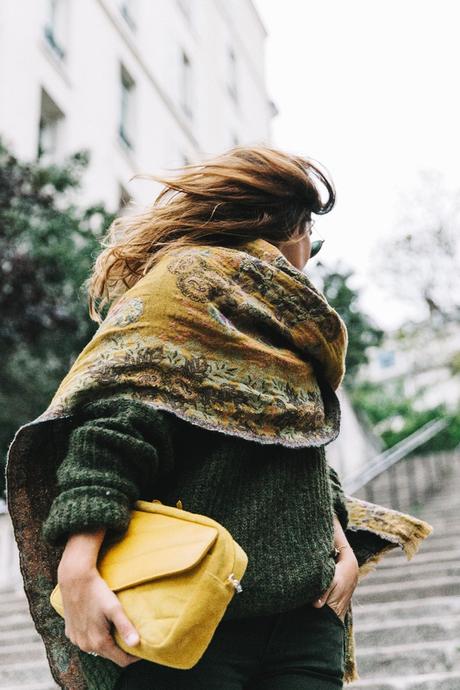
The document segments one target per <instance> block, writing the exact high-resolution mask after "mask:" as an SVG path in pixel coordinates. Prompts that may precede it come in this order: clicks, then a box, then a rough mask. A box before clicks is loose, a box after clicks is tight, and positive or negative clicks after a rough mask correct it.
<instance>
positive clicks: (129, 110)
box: [119, 65, 135, 149]
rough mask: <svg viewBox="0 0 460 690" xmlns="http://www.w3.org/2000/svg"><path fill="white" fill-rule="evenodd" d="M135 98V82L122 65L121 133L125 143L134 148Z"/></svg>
mask: <svg viewBox="0 0 460 690" xmlns="http://www.w3.org/2000/svg"><path fill="white" fill-rule="evenodd" d="M134 99H135V82H134V79H133V78H132V77H131V76H130V74H129V72H128V71H127V70H126V68H125V67H124V66H123V65H122V66H121V72H120V127H119V135H120V139H121V140H122V141H123V143H124V144H125V145H126V146H127V147H128V148H130V149H133V148H134V106H135V103H134Z"/></svg>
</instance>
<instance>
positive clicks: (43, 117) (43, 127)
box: [37, 89, 64, 163]
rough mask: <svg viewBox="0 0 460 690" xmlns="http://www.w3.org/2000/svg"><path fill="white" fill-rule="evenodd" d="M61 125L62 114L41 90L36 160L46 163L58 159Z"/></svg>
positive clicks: (43, 90)
mask: <svg viewBox="0 0 460 690" xmlns="http://www.w3.org/2000/svg"><path fill="white" fill-rule="evenodd" d="M63 124H64V113H63V112H62V110H61V109H60V108H59V107H58V106H57V105H56V103H55V102H54V101H53V99H52V98H51V97H50V96H49V94H48V93H47V92H46V91H45V89H42V91H41V104H40V121H39V126H38V148H37V158H38V159H40V160H42V161H43V162H45V163H46V162H50V161H52V160H56V159H57V158H58V157H59V154H60V149H61V144H62V128H63Z"/></svg>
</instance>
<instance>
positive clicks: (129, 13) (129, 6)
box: [120, 0, 137, 31]
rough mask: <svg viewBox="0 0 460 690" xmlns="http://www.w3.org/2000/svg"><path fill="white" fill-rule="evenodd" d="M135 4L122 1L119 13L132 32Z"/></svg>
mask: <svg viewBox="0 0 460 690" xmlns="http://www.w3.org/2000/svg"><path fill="white" fill-rule="evenodd" d="M136 4H137V3H136V0H123V1H122V2H121V3H120V12H121V14H122V16H123V19H124V20H125V22H126V23H127V24H128V26H129V28H130V29H131V30H132V31H135V30H136V21H135V16H136Z"/></svg>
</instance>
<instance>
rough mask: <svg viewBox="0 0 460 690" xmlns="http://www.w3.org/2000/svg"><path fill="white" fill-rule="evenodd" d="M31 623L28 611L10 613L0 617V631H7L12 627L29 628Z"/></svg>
mask: <svg viewBox="0 0 460 690" xmlns="http://www.w3.org/2000/svg"><path fill="white" fill-rule="evenodd" d="M33 625H34V623H33V620H32V618H31V615H30V613H29V612H27V613H10V614H8V615H5V616H2V617H1V618H0V632H1V631H5V630H6V631H8V630H11V629H12V628H16V629H19V628H30V626H33Z"/></svg>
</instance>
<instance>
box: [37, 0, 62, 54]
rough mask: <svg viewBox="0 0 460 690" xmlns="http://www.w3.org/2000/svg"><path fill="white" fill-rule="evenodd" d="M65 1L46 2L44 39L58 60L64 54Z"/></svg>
mask: <svg viewBox="0 0 460 690" xmlns="http://www.w3.org/2000/svg"><path fill="white" fill-rule="evenodd" d="M67 9H68V7H67V0H47V18H46V22H45V26H44V29H43V31H44V34H45V39H46V41H47V43H48V45H49V46H50V48H51V49H52V50H53V52H54V53H55V55H57V57H58V58H59V59H60V60H64V58H65V56H66V53H65V50H64V45H65V43H66V40H65V38H66V33H67Z"/></svg>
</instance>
